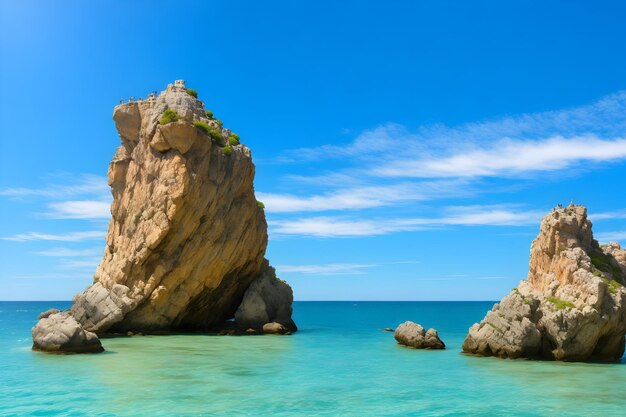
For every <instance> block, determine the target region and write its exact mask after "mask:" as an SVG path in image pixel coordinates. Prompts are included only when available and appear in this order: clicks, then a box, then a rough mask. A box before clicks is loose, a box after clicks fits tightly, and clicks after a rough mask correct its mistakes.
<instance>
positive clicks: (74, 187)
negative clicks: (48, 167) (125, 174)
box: [0, 174, 109, 198]
mask: <svg viewBox="0 0 626 417" xmlns="http://www.w3.org/2000/svg"><path fill="white" fill-rule="evenodd" d="M52 177H53V178H54V179H55V180H57V181H59V180H62V181H64V182H66V184H62V185H59V184H50V185H47V186H46V187H43V188H25V187H10V188H4V189H2V190H0V196H5V197H15V198H17V197H46V198H65V197H67V196H71V195H85V194H96V195H108V194H109V186H108V185H107V179H106V178H105V177H101V176H97V175H91V174H76V175H74V174H71V176H70V174H64V175H54V176H52Z"/></svg>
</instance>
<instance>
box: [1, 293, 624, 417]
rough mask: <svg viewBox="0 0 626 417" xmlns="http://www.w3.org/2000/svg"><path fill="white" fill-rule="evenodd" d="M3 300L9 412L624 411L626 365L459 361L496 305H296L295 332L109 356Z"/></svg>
mask: <svg viewBox="0 0 626 417" xmlns="http://www.w3.org/2000/svg"><path fill="white" fill-rule="evenodd" d="M67 306H69V303H66V302H56V303H55V302H45V303H34V302H19V303H17V302H16V303H8V302H0V415H3V416H4V415H20V416H22V415H37V416H44V415H89V416H96V415H98V416H100V415H101V416H113V415H123V416H143V415H148V416H155V415H163V416H173V415H207V416H211V415H216V416H218V415H219V416H221V415H233V416H238V415H249V416H270V415H271V416H274V415H275V416H292V415H306V416H409V415H416V416H417V415H433V416H444V415H472V416H475V415H485V416H491V415H502V416H513V415H520V416H555V415H558V416H567V415H571V416H574V415H577V416H592V415H593V416H624V415H626V395H625V393H626V360H624V359H622V362H621V363H618V364H579V363H557V362H535V361H511V360H499V359H493V358H475V357H469V356H465V355H462V354H461V353H459V352H460V347H461V344H462V342H463V338H464V337H465V334H466V332H467V329H468V327H469V326H470V325H471V324H472V323H474V322H475V321H477V320H480V319H481V318H482V317H483V316H484V314H485V312H486V311H487V310H488V309H490V308H491V306H492V303H490V302H378V303H372V302H296V303H295V305H294V316H295V320H296V322H297V323H298V325H299V326H300V329H301V331H300V332H298V333H297V334H295V335H293V336H283V337H281V336H247V337H236V336H206V335H180V336H144V337H133V338H117V339H104V340H103V344H104V346H105V348H106V349H107V352H106V353H103V354H100V355H68V356H56V355H45V354H40V353H34V352H32V351H31V350H30V344H31V339H30V328H31V326H32V325H33V324H34V322H35V318H36V316H37V314H38V313H39V312H40V311H42V310H45V309H47V308H49V307H57V308H66V307H67ZM405 320H413V321H416V322H419V323H421V324H423V325H424V326H429V327H435V328H437V329H438V330H439V333H440V336H441V337H442V339H443V340H444V342H445V343H446V345H447V347H448V349H447V350H445V351H418V350H411V349H406V348H403V347H401V346H397V345H396V344H395V341H394V340H393V335H392V334H391V333H386V332H383V331H382V330H381V329H382V328H383V327H395V326H396V325H398V324H399V323H401V322H403V321H405Z"/></svg>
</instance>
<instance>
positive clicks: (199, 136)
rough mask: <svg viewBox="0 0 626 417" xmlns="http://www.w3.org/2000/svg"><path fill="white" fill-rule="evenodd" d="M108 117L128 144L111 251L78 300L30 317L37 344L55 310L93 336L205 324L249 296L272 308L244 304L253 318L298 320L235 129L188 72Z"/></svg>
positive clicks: (120, 157) (118, 174)
mask: <svg viewBox="0 0 626 417" xmlns="http://www.w3.org/2000/svg"><path fill="white" fill-rule="evenodd" d="M113 119H114V120H115V123H116V127H117V131H118V133H119V135H120V139H121V142H122V144H121V146H120V147H119V148H118V149H117V151H116V153H115V156H114V157H113V160H112V161H111V164H110V166H109V173H108V180H109V185H110V186H111V191H112V194H113V203H112V204H111V221H110V223H109V230H108V233H107V237H106V249H105V252H104V256H103V258H102V261H101V262H100V265H99V266H98V268H97V270H96V272H95V275H94V283H93V285H91V286H90V287H89V288H88V289H87V290H86V291H85V292H84V293H82V294H78V295H77V296H75V297H74V300H73V301H74V304H73V306H72V308H71V309H70V310H69V311H68V312H65V313H57V314H56V315H55V314H52V315H51V316H50V317H49V318H52V319H53V321H51V322H49V323H43V320H42V321H41V322H40V323H38V324H37V325H36V326H35V328H34V329H33V338H34V344H35V345H36V346H40V347H41V346H44V345H43V344H41V343H39V339H41V338H42V337H43V338H45V337H46V336H45V331H47V332H49V333H52V334H54V333H55V332H57V329H56V328H55V326H54V323H56V321H54V320H60V317H57V315H58V314H64V316H63V317H65V319H67V318H68V317H71V318H73V319H74V320H75V321H76V323H77V324H78V325H79V326H80V327H81V328H82V329H83V330H84V331H85V332H92V333H96V334H102V333H127V332H129V331H131V332H144V333H145V332H157V331H169V330H187V329H190V330H191V329H193V330H198V329H199V330H205V329H210V328H213V327H215V326H216V325H218V324H219V323H222V322H224V321H225V320H228V319H231V318H232V317H234V314H235V311H236V310H237V309H238V307H239V305H240V303H241V301H242V299H244V294H245V299H246V300H248V299H253V300H254V301H253V304H254V305H255V306H256V305H259V306H260V305H261V304H263V306H261V307H259V308H260V309H261V310H263V311H264V313H265V315H263V314H260V313H259V314H257V312H255V313H254V314H253V313H250V312H252V311H254V308H248V307H246V306H244V307H243V308H242V309H240V310H242V311H243V313H242V314H241V317H243V318H244V319H245V320H246V321H249V322H254V327H258V328H262V326H263V324H265V323H268V322H274V321H278V322H280V323H283V324H284V325H286V326H287V325H288V326H292V323H293V322H291V302H292V299H293V297H292V295H291V288H289V286H288V285H287V284H286V283H285V282H283V281H280V280H278V279H277V278H276V276H275V275H274V274H273V269H271V268H270V267H269V265H268V264H267V261H266V260H265V258H264V255H265V249H266V246H267V223H266V221H265V214H264V211H263V208H262V205H261V204H259V203H258V202H257V201H256V199H255V195H254V188H253V180H254V165H253V163H252V158H251V154H250V150H249V149H248V148H247V147H245V146H244V145H242V144H239V139H238V136H237V135H235V134H233V133H232V132H231V131H230V130H228V129H224V128H223V127H222V123H221V122H220V121H219V120H216V119H214V118H213V117H212V113H211V112H207V111H205V109H204V105H203V103H202V102H201V101H199V100H198V99H196V98H195V97H193V96H192V95H190V94H188V92H187V90H186V89H185V87H184V83H183V82H177V83H176V84H170V85H169V86H168V87H167V89H166V90H165V91H164V92H162V93H161V94H160V95H159V96H158V97H156V96H154V97H150V98H149V99H147V100H142V101H133V102H130V103H126V104H120V105H119V106H117V107H116V108H115V110H114V113H113ZM268 271H271V273H270V272H268ZM253 284H254V285H253ZM257 287H258V288H260V289H261V290H260V291H261V293H262V295H260V296H258V295H257V296H255V295H252V294H256V293H257V292H258V291H257V290H255V288H257ZM249 288H250V291H248V292H247V290H248V289H249ZM248 293H250V294H251V295H248ZM258 300H261V301H258ZM246 303H247V304H246V305H248V304H250V303H249V302H247V301H246ZM65 319H64V320H65ZM248 319H250V320H248ZM263 320H266V321H265V322H264V323H261V322H260V321H263ZM292 328H293V330H295V325H293V326H292ZM42 335H43V336H42ZM44 348H45V346H44V347H43V348H42V349H44Z"/></svg>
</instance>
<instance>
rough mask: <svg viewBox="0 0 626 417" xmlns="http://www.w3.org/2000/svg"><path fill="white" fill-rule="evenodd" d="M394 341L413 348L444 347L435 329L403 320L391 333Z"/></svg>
mask: <svg viewBox="0 0 626 417" xmlns="http://www.w3.org/2000/svg"><path fill="white" fill-rule="evenodd" d="M393 337H394V338H395V339H396V341H397V342H398V343H399V344H401V345H404V346H408V347H412V348H415V349H445V348H446V345H445V344H444V343H443V342H442V341H441V339H440V338H439V334H438V333H437V330H435V329H428V331H426V329H424V328H423V327H422V326H420V325H419V324H417V323H414V322H412V321H405V322H404V323H402V324H401V325H399V326H398V327H397V328H396V331H395V333H394V335H393Z"/></svg>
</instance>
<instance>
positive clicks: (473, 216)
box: [270, 206, 542, 237]
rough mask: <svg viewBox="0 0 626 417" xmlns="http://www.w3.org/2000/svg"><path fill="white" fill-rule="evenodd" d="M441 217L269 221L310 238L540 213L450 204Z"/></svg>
mask: <svg viewBox="0 0 626 417" xmlns="http://www.w3.org/2000/svg"><path fill="white" fill-rule="evenodd" d="M446 211H447V213H448V214H447V215H446V216H442V217H433V218H428V217H410V218H368V219H357V220H354V219H348V218H345V217H336V216H335V217H331V216H319V217H309V218H297V219H288V220H275V221H270V227H271V229H270V231H271V232H272V233H273V234H275V235H277V236H280V235H300V236H312V237H359V236H376V235H384V234H389V233H394V232H406V231H416V230H426V229H432V228H435V227H442V226H451V225H457V226H526V225H532V224H537V223H538V222H539V220H540V219H541V216H542V212H539V211H527V210H518V211H515V210H512V209H510V208H508V207H507V206H467V207H451V208H448V209H447V210H446Z"/></svg>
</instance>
